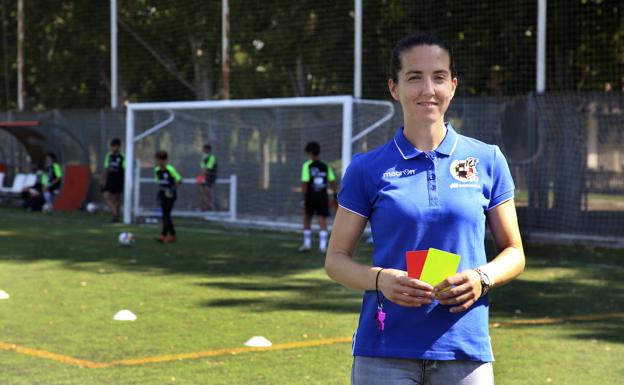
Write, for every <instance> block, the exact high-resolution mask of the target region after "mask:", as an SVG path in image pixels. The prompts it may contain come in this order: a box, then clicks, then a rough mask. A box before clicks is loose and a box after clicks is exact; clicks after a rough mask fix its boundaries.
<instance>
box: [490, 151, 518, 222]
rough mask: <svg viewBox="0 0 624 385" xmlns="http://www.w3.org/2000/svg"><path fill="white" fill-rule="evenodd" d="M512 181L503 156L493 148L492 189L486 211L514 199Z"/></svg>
mask: <svg viewBox="0 0 624 385" xmlns="http://www.w3.org/2000/svg"><path fill="white" fill-rule="evenodd" d="M514 189H515V186H514V181H513V178H512V177H511V171H509V165H508V164H507V160H506V159H505V156H504V155H503V153H502V152H501V150H500V149H499V148H498V146H494V159H493V161H492V187H491V190H490V203H489V205H488V208H487V209H488V210H491V209H493V208H494V207H496V206H498V205H500V204H501V203H503V202H505V201H508V200H509V199H512V198H513V197H514Z"/></svg>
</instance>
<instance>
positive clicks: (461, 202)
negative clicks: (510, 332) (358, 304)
mask: <svg viewBox="0 0 624 385" xmlns="http://www.w3.org/2000/svg"><path fill="white" fill-rule="evenodd" d="M446 128H447V133H446V136H445V138H444V140H443V141H442V143H441V144H440V145H439V146H438V148H436V149H435V150H433V151H431V152H429V153H426V152H422V151H419V150H418V149H416V148H414V146H413V145H412V144H410V142H409V141H408V140H407V138H406V137H405V136H404V134H403V128H400V129H399V130H398V132H397V133H396V135H395V137H394V138H393V139H392V140H390V141H388V142H387V143H386V144H384V145H382V146H381V147H379V148H377V149H375V150H373V151H370V152H368V153H366V154H359V155H356V156H355V157H354V158H353V161H352V163H351V164H350V165H349V167H348V169H347V171H346V173H345V176H344V179H343V181H342V190H341V191H340V194H339V196H338V200H339V204H340V206H341V207H343V208H344V209H346V210H349V211H351V212H353V213H356V214H358V215H361V216H362V217H365V218H368V220H369V222H370V226H371V231H372V234H373V238H374V240H375V251H374V254H373V261H372V264H373V266H380V267H384V268H394V269H399V270H406V263H405V253H406V251H409V250H426V249H429V248H430V247H434V248H437V249H441V250H446V251H449V252H452V253H456V254H459V255H460V256H461V262H460V265H459V269H458V271H462V270H466V269H471V268H474V267H477V266H480V265H483V264H485V263H486V261H487V260H486V255H485V245H484V243H485V242H484V237H485V222H486V215H487V212H488V210H491V209H492V208H494V207H496V206H497V205H499V204H501V203H503V202H505V201H507V200H509V199H511V198H513V193H514V184H513V180H512V178H511V173H510V172H509V167H508V165H507V162H506V160H505V158H504V156H503V154H502V153H501V151H500V149H499V148H498V147H497V146H494V145H488V144H485V143H483V142H480V141H478V140H475V139H472V138H468V137H466V136H463V135H459V134H457V133H456V132H455V130H454V129H453V127H451V125H450V124H449V123H447V124H446ZM449 309H450V306H446V305H442V304H440V303H439V302H437V301H433V302H432V303H431V304H429V305H424V306H422V307H420V308H411V307H403V306H399V305H396V304H394V303H392V302H390V301H389V300H385V301H384V311H385V312H386V314H387V316H386V321H385V330H384V331H380V330H378V329H377V326H376V324H375V321H374V318H373V317H374V314H375V312H376V311H377V300H376V298H375V292H374V291H366V292H365V293H364V298H363V302H362V310H361V313H360V320H359V324H358V328H357V331H356V333H355V335H354V341H353V354H354V355H356V356H357V355H359V356H372V357H396V358H413V359H427V360H475V361H483V362H488V361H493V359H494V357H493V355H492V348H491V345H490V337H489V330H488V299H487V296H486V297H483V298H481V299H479V300H478V301H477V302H476V303H475V304H474V305H473V306H471V307H470V309H468V310H467V311H465V312H461V313H458V314H452V313H450V312H449Z"/></svg>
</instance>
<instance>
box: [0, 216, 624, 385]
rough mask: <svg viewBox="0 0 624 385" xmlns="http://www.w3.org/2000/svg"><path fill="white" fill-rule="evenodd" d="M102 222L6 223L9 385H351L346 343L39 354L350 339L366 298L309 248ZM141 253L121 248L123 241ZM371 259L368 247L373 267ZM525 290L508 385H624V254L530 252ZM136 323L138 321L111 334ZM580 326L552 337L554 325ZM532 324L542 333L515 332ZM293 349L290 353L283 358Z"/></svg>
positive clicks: (0, 306)
mask: <svg viewBox="0 0 624 385" xmlns="http://www.w3.org/2000/svg"><path fill="white" fill-rule="evenodd" d="M107 222H108V217H107V216H105V215H86V214H72V215H67V214H53V215H41V214H25V213H21V212H19V211H16V210H10V209H0V289H2V290H5V291H6V292H8V293H9V294H10V295H11V298H10V299H7V300H0V342H1V343H4V344H5V345H4V346H7V345H6V344H16V345H19V346H21V347H26V348H30V349H37V351H38V352H39V353H33V352H32V351H29V352H30V354H26V353H28V352H24V351H22V352H17V351H14V350H7V349H6V348H5V349H0V384H2V385H9V384H10V385H18V384H19V385H30V384H45V385H53V384H76V385H78V384H90V385H91V384H115V385H127V384H146V385H147V384H150V385H151V384H288V385H296V384H348V383H349V371H350V364H351V356H350V344H349V343H348V342H341V343H334V344H328V345H323V346H315V347H313V346H312V347H300V348H289V349H275V350H268V351H254V352H240V351H239V352H233V351H227V350H225V351H222V352H221V353H219V352H217V353H214V354H215V355H212V356H206V357H202V358H197V359H185V360H174V361H166V362H158V363H144V364H140V361H139V362H135V363H137V365H132V366H111V367H104V368H88V367H78V366H76V365H72V364H70V363H63V362H59V361H58V360H57V361H55V360H52V359H49V358H44V357H39V356H37V355H41V354H40V351H46V352H51V353H55V354H59V355H64V356H68V357H73V358H75V359H80V360H88V361H93V362H96V363H110V362H113V361H119V360H129V359H141V358H146V357H154V356H163V355H171V354H180V353H193V352H209V351H214V350H216V349H236V348H242V347H243V343H244V342H245V341H246V340H247V339H249V338H250V337H252V336H255V335H262V336H265V337H267V338H268V339H269V340H271V341H272V342H273V343H274V344H288V343H299V342H305V341H326V340H328V339H331V338H342V337H349V336H350V335H351V334H352V333H353V330H354V328H355V326H356V322H357V319H358V310H359V303H360V294H359V293H356V292H352V291H349V290H347V289H344V288H342V287H340V286H338V285H337V284H335V283H333V282H332V281H330V280H329V279H328V278H327V277H326V276H325V274H324V271H323V269H322V266H323V256H322V255H320V254H317V253H310V254H305V255H300V254H298V253H296V252H295V251H294V250H296V247H297V246H298V243H299V237H298V236H297V235H296V234H291V233H281V232H262V231H247V230H242V229H233V228H223V227H220V226H218V225H211V224H206V223H199V222H195V223H193V222H189V223H186V224H181V225H179V226H178V232H179V240H180V242H179V243H178V244H176V245H174V246H172V245H167V246H163V245H159V244H157V243H156V242H154V241H153V240H152V237H153V236H154V235H156V233H157V228H156V227H155V226H147V225H145V226H129V227H126V226H123V225H113V224H109V223H107ZM126 230H129V231H132V232H133V233H134V234H135V236H136V237H137V242H136V243H135V245H134V246H133V247H130V248H124V247H120V246H119V245H118V244H117V242H116V237H117V234H118V233H119V232H121V231H126ZM371 253H372V248H371V247H370V246H368V245H364V244H362V245H361V247H360V248H359V255H360V256H361V258H362V260H363V261H366V260H368V258H369V257H370V255H371ZM527 258H528V259H527V269H526V271H525V273H524V274H523V275H522V276H521V278H520V279H518V280H516V281H514V282H513V283H511V284H510V285H508V286H506V287H504V288H499V289H497V290H495V291H494V292H493V293H492V307H491V321H492V323H498V324H500V326H498V327H493V328H492V329H491V335H492V343H493V347H494V353H495V356H496V359H497V361H496V362H495V366H494V368H495V373H496V381H497V384H502V385H507V384H523V385H533V384H566V385H574V384H578V385H588V384H600V385H602V384H622V383H624V380H623V378H624V362H623V361H622V357H624V317H610V318H605V317H602V315H605V314H611V313H614V312H624V251H622V250H604V249H594V248H589V247H582V246H579V247H556V246H540V245H527ZM120 309H131V310H132V311H133V312H135V313H136V314H137V316H138V320H137V321H135V322H118V321H113V320H112V317H113V315H114V314H115V312H117V311H118V310H120ZM584 315H598V316H600V317H596V318H595V319H594V318H592V319H589V320H579V319H578V318H577V319H574V318H573V319H570V320H567V321H565V322H561V323H554V324H547V323H545V322H543V320H542V321H540V319H542V318H545V317H550V318H569V317H577V316H584ZM519 320H520V321H523V320H537V321H539V322H536V323H535V324H513V323H512V324H508V322H510V321H511V322H518V321H519ZM281 346H282V347H286V346H285V345H281Z"/></svg>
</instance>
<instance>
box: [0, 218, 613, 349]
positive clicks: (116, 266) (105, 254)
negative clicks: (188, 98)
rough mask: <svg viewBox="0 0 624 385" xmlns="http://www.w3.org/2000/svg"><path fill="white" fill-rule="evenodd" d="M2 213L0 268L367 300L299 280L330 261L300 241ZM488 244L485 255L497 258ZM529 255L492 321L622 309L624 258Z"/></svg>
mask: <svg viewBox="0 0 624 385" xmlns="http://www.w3.org/2000/svg"><path fill="white" fill-rule="evenodd" d="M0 215H2V216H3V217H2V218H3V220H2V221H0V230H11V232H16V233H18V235H17V236H11V237H10V238H8V237H0V261H1V260H8V261H11V262H21V263H30V262H38V261H58V262H61V263H62V264H63V265H64V267H65V268H67V269H71V270H79V271H92V272H94V273H98V271H100V270H101V268H102V266H104V267H105V268H106V273H108V274H114V273H115V272H118V271H129V272H137V273H138V274H154V275H166V274H186V275H190V276H197V277H206V279H207V281H206V282H205V283H203V284H202V286H203V287H206V288H221V289H231V290H236V291H243V292H249V293H250V297H253V298H251V299H250V298H243V299H236V298H226V299H222V300H215V301H210V302H206V303H205V304H204V305H206V306H221V307H241V308H242V307H246V306H247V307H250V308H255V309H257V310H261V311H262V310H266V311H268V310H276V309H277V310H283V309H294V310H314V311H337V312H357V311H358V308H359V305H360V298H361V293H359V292H355V291H350V290H347V289H344V288H342V287H340V286H339V285H338V284H336V283H333V282H331V281H329V279H324V278H319V279H308V280H302V279H298V278H295V277H292V276H293V275H296V274H299V273H303V272H309V271H315V270H319V269H321V268H322V266H323V260H324V257H323V256H322V255H320V254H317V253H310V254H299V253H297V252H296V251H295V250H296V248H297V246H298V244H299V241H300V239H299V236H297V235H295V234H288V233H278V232H266V231H265V232H259V231H253V232H251V231H244V230H241V229H231V228H221V227H217V226H214V225H206V224H204V223H201V224H200V223H196V224H195V225H192V226H188V225H187V227H181V226H180V227H179V229H178V230H179V239H180V242H179V243H177V244H174V245H166V246H162V245H159V244H157V243H156V242H154V241H153V240H152V239H151V238H152V237H153V236H155V235H156V234H157V233H158V228H157V227H155V226H153V227H139V226H131V227H126V226H123V225H122V226H119V225H111V224H103V223H101V222H100V221H101V220H102V218H100V217H91V216H86V215H76V216H74V215H58V216H57V215H56V214H55V215H53V216H45V215H36V214H35V215H26V214H21V213H20V214H17V213H14V212H9V215H8V216H5V212H4V210H3V212H2V213H1V214H0ZM4 219H8V220H4ZM128 230H129V231H132V232H134V233H135V235H136V237H137V242H136V244H135V245H134V246H133V247H130V248H124V247H120V246H119V245H118V244H117V241H116V237H117V234H118V233H119V232H121V231H128ZM489 246H490V251H489V253H488V254H489V255H492V254H493V252H492V250H491V244H489ZM360 250H361V251H360V253H359V255H361V256H363V257H364V258H367V257H369V256H370V254H371V252H372V249H371V247H369V246H364V245H361V246H360ZM526 255H527V274H525V276H523V277H521V279H518V280H515V281H513V282H512V283H510V284H509V285H507V286H505V287H502V288H499V289H496V290H493V292H492V295H491V298H492V307H491V315H492V318H493V319H497V318H498V319H512V318H541V317H569V316H573V315H579V314H603V313H609V312H616V311H617V312H622V311H624V269H623V268H622V265H623V264H624V251H623V250H605V249H599V248H590V247H585V246H578V247H571V246H543V245H532V246H527V248H526ZM362 262H364V263H366V262H365V261H362ZM548 269H550V270H553V269H554V270H557V269H561V270H565V271H566V274H567V275H565V277H564V278H561V277H559V278H556V277H555V278H552V279H550V278H548V276H546V275H544V274H542V271H546V270H548ZM528 273H530V274H528ZM239 278H240V280H239ZM534 278H535V279H534ZM237 280H238V281H237ZM268 281H270V282H280V283H267V282H268ZM518 311H520V313H519V312H518ZM616 321H617V322H620V324H621V319H620V320H614V321H613V322H611V321H608V322H602V323H596V325H599V324H600V325H605V327H604V330H597V329H596V330H594V329H592V330H591V332H590V333H589V334H590V335H598V336H603V337H600V338H610V339H612V340H613V341H622V337H620V336H624V330H621V327H618V325H617V322H616ZM592 325H593V323H592ZM579 338H585V337H583V335H579ZM591 338H594V337H591Z"/></svg>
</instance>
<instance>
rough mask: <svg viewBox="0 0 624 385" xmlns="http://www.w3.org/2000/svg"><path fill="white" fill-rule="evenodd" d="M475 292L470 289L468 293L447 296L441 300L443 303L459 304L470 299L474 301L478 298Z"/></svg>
mask: <svg viewBox="0 0 624 385" xmlns="http://www.w3.org/2000/svg"><path fill="white" fill-rule="evenodd" d="M475 297H476V296H475V293H474V292H473V291H469V292H467V293H464V294H461V295H458V296H455V297H452V298H446V299H444V300H440V303H441V304H442V305H459V304H463V303H466V302H468V301H473V302H474V300H476V298H475Z"/></svg>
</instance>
